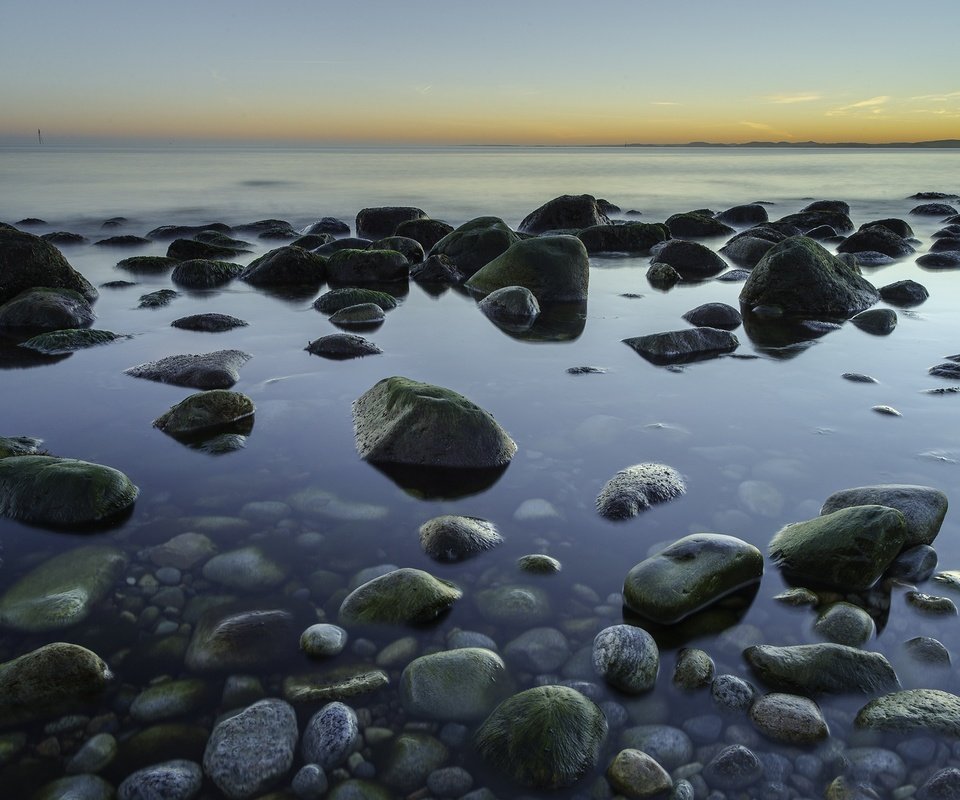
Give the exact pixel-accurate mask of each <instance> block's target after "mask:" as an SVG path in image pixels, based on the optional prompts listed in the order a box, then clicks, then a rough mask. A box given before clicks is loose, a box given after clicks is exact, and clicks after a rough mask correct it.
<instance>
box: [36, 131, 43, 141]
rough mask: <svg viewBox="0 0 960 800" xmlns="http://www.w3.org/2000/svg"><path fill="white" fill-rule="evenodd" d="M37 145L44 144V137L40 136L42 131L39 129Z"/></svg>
mask: <svg viewBox="0 0 960 800" xmlns="http://www.w3.org/2000/svg"><path fill="white" fill-rule="evenodd" d="M37 143H38V144H43V137H42V136H41V135H40V129H39V128H37Z"/></svg>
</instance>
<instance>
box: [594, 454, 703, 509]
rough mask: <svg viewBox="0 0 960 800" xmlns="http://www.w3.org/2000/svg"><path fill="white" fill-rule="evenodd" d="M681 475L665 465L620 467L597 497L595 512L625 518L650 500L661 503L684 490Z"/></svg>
mask: <svg viewBox="0 0 960 800" xmlns="http://www.w3.org/2000/svg"><path fill="white" fill-rule="evenodd" d="M686 489H687V487H686V484H684V482H683V477H682V476H681V475H680V473H679V472H677V471H676V470H675V469H673V467H668V466H667V465H666V464H634V465H633V466H632V467H627V468H626V469H622V470H620V471H619V472H618V473H617V474H616V475H614V476H613V477H612V478H611V479H610V480H609V481H607V482H606V484H604V487H603V489H601V490H600V494H599V495H598V496H597V511H598V512H599V513H600V516H602V517H606V518H607V519H629V518H630V517H635V516H636V515H637V514H639V513H640V512H641V511H644V510H646V509H648V508H649V507H650V506H651V505H652V504H653V503H665V502H666V501H667V500H672V499H673V498H675V497H679V496H680V495H682V494H683V493H684V492H685V491H686Z"/></svg>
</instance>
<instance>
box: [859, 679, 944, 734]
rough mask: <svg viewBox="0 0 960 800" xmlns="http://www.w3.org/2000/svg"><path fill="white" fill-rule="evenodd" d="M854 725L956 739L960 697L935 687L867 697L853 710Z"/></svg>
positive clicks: (868, 728)
mask: <svg viewBox="0 0 960 800" xmlns="http://www.w3.org/2000/svg"><path fill="white" fill-rule="evenodd" d="M854 724H855V725H856V726H857V727H858V728H865V729H867V730H875V731H894V732H897V733H918V734H922V735H926V736H929V735H930V734H931V733H939V734H942V735H944V736H950V737H953V738H955V739H958V738H960V697H957V695H955V694H951V693H950V692H944V691H940V690H939V689H907V690H905V691H902V692H892V693H890V694H886V695H883V696H882V697H878V698H876V699H875V700H871V701H870V702H869V703H867V704H866V705H865V706H864V707H863V708H861V709H860V711H859V712H858V713H857V716H856V719H855V720H854Z"/></svg>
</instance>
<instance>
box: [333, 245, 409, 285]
mask: <svg viewBox="0 0 960 800" xmlns="http://www.w3.org/2000/svg"><path fill="white" fill-rule="evenodd" d="M409 276H410V262H409V261H408V260H407V257H406V256H405V255H403V253H400V252H398V251H397V250H351V249H345V250H338V251H337V252H336V253H334V254H333V255H331V256H330V260H329V262H328V263H327V278H328V279H329V281H330V283H331V284H339V285H341V286H355V285H357V284H364V283H375V284H376V283H393V282H396V281H405V280H407V278H409Z"/></svg>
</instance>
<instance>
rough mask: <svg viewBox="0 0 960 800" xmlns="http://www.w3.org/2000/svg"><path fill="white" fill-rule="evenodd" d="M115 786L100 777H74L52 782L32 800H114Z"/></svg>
mask: <svg viewBox="0 0 960 800" xmlns="http://www.w3.org/2000/svg"><path fill="white" fill-rule="evenodd" d="M115 796H116V795H115V794H114V791H113V786H111V785H110V784H109V783H107V782H106V781H105V780H104V779H103V778H101V777H100V776H99V775H72V776H70V777H67V778H58V779H57V780H55V781H51V782H50V783H48V784H47V785H46V786H44V787H43V788H41V789H40V790H39V791H38V792H37V793H36V794H34V795H33V796H32V798H31V800H114V797H115Z"/></svg>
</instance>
